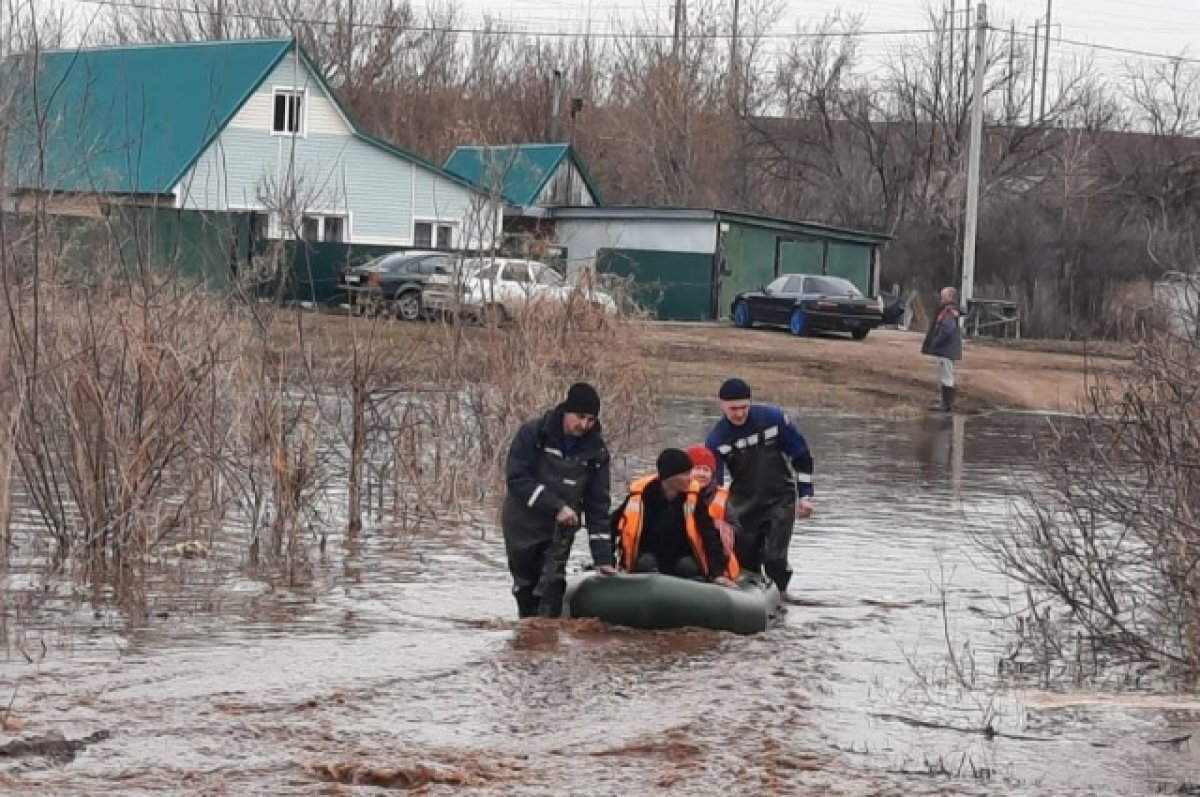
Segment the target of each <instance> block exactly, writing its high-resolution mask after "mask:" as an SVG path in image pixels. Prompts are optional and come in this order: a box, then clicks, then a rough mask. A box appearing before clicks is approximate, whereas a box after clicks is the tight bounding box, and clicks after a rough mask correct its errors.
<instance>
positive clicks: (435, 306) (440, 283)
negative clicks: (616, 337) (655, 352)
mask: <svg viewBox="0 0 1200 797" xmlns="http://www.w3.org/2000/svg"><path fill="white" fill-rule="evenodd" d="M456 292H457V296H456ZM575 298H582V299H583V300H584V301H587V302H590V303H592V304H593V305H595V306H597V307H599V308H601V309H603V310H604V312H606V313H609V314H615V313H616V312H617V303H616V302H615V301H613V298H612V296H610V295H609V294H607V293H605V292H604V291H602V290H600V289H598V288H595V287H583V286H572V285H570V284H568V283H567V281H566V279H564V278H563V276H562V275H561V274H559V273H558V272H557V271H555V270H554V269H553V268H551V267H550V266H547V265H546V264H545V263H539V262H538V261H536V260H519V259H513V258H502V257H501V258H474V259H467V260H464V261H463V262H462V263H461V265H460V266H459V267H458V268H457V269H454V270H453V273H447V274H445V275H438V276H436V277H434V278H432V279H431V280H430V281H429V283H428V284H427V285H426V288H425V308H426V309H427V310H428V311H429V312H430V313H451V312H463V313H467V314H469V315H472V316H475V317H477V318H483V317H486V316H487V315H489V314H493V315H495V316H496V317H498V318H500V319H505V318H511V317H512V316H513V315H515V313H516V312H517V311H518V310H519V309H520V307H521V306H523V305H524V304H525V303H527V302H530V301H551V302H562V303H566V302H568V301H571V300H572V299H575Z"/></svg>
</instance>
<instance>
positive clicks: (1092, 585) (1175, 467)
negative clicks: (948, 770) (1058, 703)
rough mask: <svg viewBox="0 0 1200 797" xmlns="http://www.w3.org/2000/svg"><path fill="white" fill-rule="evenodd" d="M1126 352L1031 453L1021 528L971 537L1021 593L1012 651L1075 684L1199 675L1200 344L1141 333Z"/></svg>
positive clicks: (1016, 526)
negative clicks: (1108, 674) (1079, 414)
mask: <svg viewBox="0 0 1200 797" xmlns="http://www.w3.org/2000/svg"><path fill="white" fill-rule="evenodd" d="M1135 352H1136V354H1135V360H1134V364H1133V366H1132V367H1131V368H1130V369H1129V370H1128V371H1123V372H1121V373H1120V374H1119V375H1116V376H1111V375H1110V376H1105V375H1100V376H1097V377H1096V378H1095V379H1094V384H1093V386H1092V388H1091V403H1090V406H1089V408H1088V412H1087V413H1086V416H1085V418H1084V419H1083V421H1082V422H1081V423H1079V424H1077V425H1070V426H1067V427H1065V428H1062V429H1059V430H1058V436H1057V437H1056V439H1055V441H1054V443H1053V444H1052V445H1051V446H1049V447H1048V449H1047V450H1045V451H1044V452H1043V456H1044V460H1045V466H1046V473H1047V482H1046V484H1045V485H1039V486H1038V487H1036V488H1031V490H1030V496H1029V497H1030V505H1031V509H1030V510H1029V511H1028V512H1027V513H1026V515H1025V516H1024V517H1023V518H1022V522H1020V523H1018V524H1016V525H1015V526H1014V527H1013V529H1012V532H1011V534H1009V535H1006V536H1003V537H1001V538H998V539H986V540H982V541H981V542H982V544H983V545H984V546H985V547H986V548H988V549H989V550H990V551H991V553H992V554H993V555H994V556H995V558H996V559H997V561H998V562H999V564H1000V566H1001V567H1002V568H1003V569H1004V570H1005V571H1006V572H1007V573H1009V574H1010V575H1012V576H1013V577H1015V578H1016V579H1017V580H1018V581H1020V582H1022V583H1024V584H1025V585H1026V586H1027V588H1028V590H1029V606H1028V608H1027V610H1026V614H1025V615H1024V616H1023V617H1022V618H1021V626H1020V628H1021V631H1022V632H1023V633H1022V635H1021V648H1020V651H1019V653H1018V654H1017V655H1018V656H1022V655H1032V656H1033V658H1034V660H1035V661H1037V662H1041V663H1043V664H1046V665H1047V666H1049V663H1052V662H1053V663H1057V664H1058V665H1059V666H1062V667H1065V668H1067V669H1068V670H1069V671H1071V672H1072V673H1073V674H1074V675H1075V676H1076V677H1080V678H1082V677H1084V676H1089V675H1093V674H1098V673H1099V671H1100V670H1101V669H1103V668H1104V667H1105V666H1107V665H1110V664H1114V663H1116V664H1133V663H1139V664H1140V663H1143V662H1152V663H1153V664H1156V665H1158V666H1161V667H1164V668H1167V669H1170V670H1173V671H1177V672H1183V673H1187V674H1188V675H1190V676H1193V677H1194V676H1196V675H1200V572H1198V571H1197V566H1198V564H1200V517H1198V516H1197V511H1198V508H1200V411H1198V407H1200V346H1197V341H1196V340H1195V339H1188V338H1183V337H1178V336H1175V335H1172V334H1169V333H1166V332H1162V331H1157V330H1153V329H1151V330H1149V331H1146V332H1145V333H1144V334H1143V337H1142V338H1141V339H1140V341H1139V342H1138V344H1137V346H1136V348H1135ZM1047 671H1048V670H1047Z"/></svg>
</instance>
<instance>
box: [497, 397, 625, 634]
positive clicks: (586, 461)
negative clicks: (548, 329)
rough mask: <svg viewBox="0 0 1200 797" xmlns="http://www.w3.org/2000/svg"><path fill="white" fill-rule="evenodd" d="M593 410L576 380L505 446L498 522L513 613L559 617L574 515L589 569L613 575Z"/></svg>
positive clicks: (602, 455)
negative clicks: (583, 527) (584, 532)
mask: <svg viewBox="0 0 1200 797" xmlns="http://www.w3.org/2000/svg"><path fill="white" fill-rule="evenodd" d="M599 414H600V396H599V395H598V394H597V393H596V390H595V388H593V387H592V386H591V385H588V384H584V383H582V382H580V383H576V384H574V385H572V386H571V389H570V390H569V391H568V392H567V397H566V400H565V401H563V402H562V403H561V404H559V405H558V406H557V407H555V408H554V409H552V410H550V411H549V412H547V413H545V414H544V415H542V416H541V417H540V418H535V419H533V420H531V421H527V422H526V423H525V424H524V425H523V426H521V428H520V430H518V431H517V435H516V437H514V438H513V441H512V446H511V447H510V448H509V450H508V460H507V463H506V476H507V481H508V494H507V496H506V497H505V499H504V509H503V512H502V513H501V520H500V522H501V526H502V527H503V529H504V547H505V550H506V552H507V554H508V569H509V571H510V572H511V573H512V577H513V596H514V597H515V598H516V599H517V614H518V616H520V617H531V616H533V615H535V614H536V615H540V616H542V617H558V616H559V615H561V614H562V601H563V592H564V591H565V590H566V584H567V581H566V568H567V557H568V556H570V553H571V543H572V542H573V541H574V539H575V531H576V530H577V529H578V528H579V525H580V512H582V513H583V517H584V519H585V521H586V523H587V528H588V542H589V543H590V545H591V549H592V560H593V561H594V562H595V564H596V569H597V570H598V571H599V572H600V573H601V574H604V575H610V574H612V573H613V572H615V570H614V568H613V556H612V538H611V536H610V530H609V511H610V510H611V508H612V499H611V496H610V495H609V489H610V474H609V456H608V449H607V448H606V447H605V445H604V437H603V433H602V432H601V429H600V421H599V420H598V419H597V416H598V415H599Z"/></svg>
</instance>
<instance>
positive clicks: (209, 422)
mask: <svg viewBox="0 0 1200 797" xmlns="http://www.w3.org/2000/svg"><path fill="white" fill-rule="evenodd" d="M93 266H94V271H93V272H92V273H91V274H89V275H88V279H87V285H86V286H84V285H81V284H80V283H79V281H78V280H75V279H72V278H71V276H70V275H67V274H63V273H62V272H60V271H59V270H57V269H56V268H55V266H54V263H53V262H52V261H51V262H48V263H43V264H42V265H41V266H40V267H39V268H38V269H37V270H36V274H37V277H36V279H37V289H36V292H35V291H34V290H33V284H32V281H31V280H21V281H17V282H16V284H15V285H13V284H11V283H10V290H9V291H8V311H9V316H8V317H9V323H10V326H9V329H8V332H9V335H10V338H11V352H12V356H11V359H10V362H9V370H8V373H7V374H6V377H7V378H6V380H5V381H6V383H7V384H9V385H14V386H20V390H21V392H22V393H23V394H24V395H26V396H28V397H29V399H30V400H26V401H22V402H20V403H19V405H18V422H17V423H16V426H15V435H14V438H13V446H14V452H15V455H16V459H17V462H18V464H19V468H20V473H21V477H22V482H23V484H24V486H25V488H26V489H27V491H28V493H29V496H30V498H31V500H32V502H33V504H34V506H35V507H36V509H37V511H38V513H39V515H40V516H41V518H42V520H43V521H44V523H45V524H46V528H47V529H48V530H49V531H50V533H51V535H52V538H53V540H54V542H55V544H56V550H55V553H56V555H57V558H58V559H59V560H60V561H67V560H75V561H78V562H79V563H81V564H83V565H84V566H85V568H88V569H95V570H102V569H105V567H106V565H109V564H110V565H112V566H114V567H115V569H116V570H117V571H119V572H123V573H125V574H126V575H127V576H130V578H119V579H117V582H116V583H117V585H118V587H120V586H122V585H124V586H128V587H130V588H133V587H134V585H136V584H137V583H138V581H139V579H138V578H137V575H138V572H139V571H140V569H141V567H142V563H143V562H144V560H145V557H146V555H147V553H148V551H149V550H150V549H151V548H153V547H154V546H155V545H157V544H158V543H160V542H162V541H163V540H165V539H166V538H168V537H169V536H172V535H176V536H184V537H186V538H187V539H191V538H192V537H194V536H197V535H198V534H199V533H200V530H201V528H202V527H203V526H204V525H205V523H206V522H209V521H210V520H211V517H212V511H213V506H212V503H211V500H210V499H211V492H210V491H209V490H208V489H206V487H205V485H206V483H207V482H208V481H209V480H211V477H212V475H213V474H214V472H215V471H214V468H213V461H212V459H211V457H210V456H208V446H207V441H209V440H210V439H211V438H212V436H213V431H214V429H216V428H218V427H222V426H226V425H228V424H229V423H230V422H231V419H232V418H233V417H235V416H236V414H237V411H238V401H237V399H238V391H237V390H236V389H235V386H236V384H237V381H238V375H239V374H238V371H239V365H238V359H239V357H240V355H241V352H242V342H243V336H244V332H245V325H244V324H243V323H242V320H241V318H240V314H239V313H238V311H237V309H236V308H235V307H234V306H232V305H231V304H229V303H223V302H219V301H213V300H212V299H211V297H209V296H208V295H207V294H205V293H203V292H202V291H200V290H199V289H196V288H193V287H190V286H188V285H186V284H183V283H180V282H179V281H176V280H171V279H170V278H169V277H167V276H164V275H155V274H152V273H146V274H143V275H142V278H141V279H139V280H137V281H128V280H125V279H122V278H120V277H119V276H118V275H117V274H116V272H115V270H111V269H112V267H111V266H106V265H105V264H104V263H103V262H102V260H100V259H97V260H96V261H94V262H93Z"/></svg>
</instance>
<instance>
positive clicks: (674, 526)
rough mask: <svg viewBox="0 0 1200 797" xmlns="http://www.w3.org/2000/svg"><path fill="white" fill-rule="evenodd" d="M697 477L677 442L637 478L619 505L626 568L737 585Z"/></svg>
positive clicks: (620, 531)
mask: <svg viewBox="0 0 1200 797" xmlns="http://www.w3.org/2000/svg"><path fill="white" fill-rule="evenodd" d="M698 492H699V485H696V484H694V483H692V460H691V459H690V458H689V457H688V455H687V454H686V453H685V452H683V451H680V450H679V449H677V448H668V449H665V450H664V451H663V452H662V453H661V454H659V455H658V461H657V462H656V463H655V469H654V473H652V474H650V475H649V476H643V477H642V478H640V479H638V480H636V481H634V482H633V484H631V485H630V487H629V497H628V498H626V499H625V501H624V503H622V504H621V507H620V508H619V509H618V510H617V512H616V514H615V516H616V517H617V518H618V521H617V523H618V532H619V534H620V539H621V568H622V569H623V570H625V571H627V572H631V573H655V572H657V573H663V574H665V575H670V576H677V577H679V578H691V579H701V578H702V579H705V580H707V581H713V582H716V583H719V584H721V585H723V586H732V585H733V582H732V581H731V580H730V579H729V576H730V575H731V573H730V570H729V568H730V562H729V558H728V556H727V555H726V553H725V546H724V545H723V544H722V543H721V535H720V532H718V531H717V528H716V526H715V525H714V524H713V521H712V518H711V517H710V516H709V514H708V508H707V507H706V505H705V504H704V502H703V501H701V500H699V494H698Z"/></svg>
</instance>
